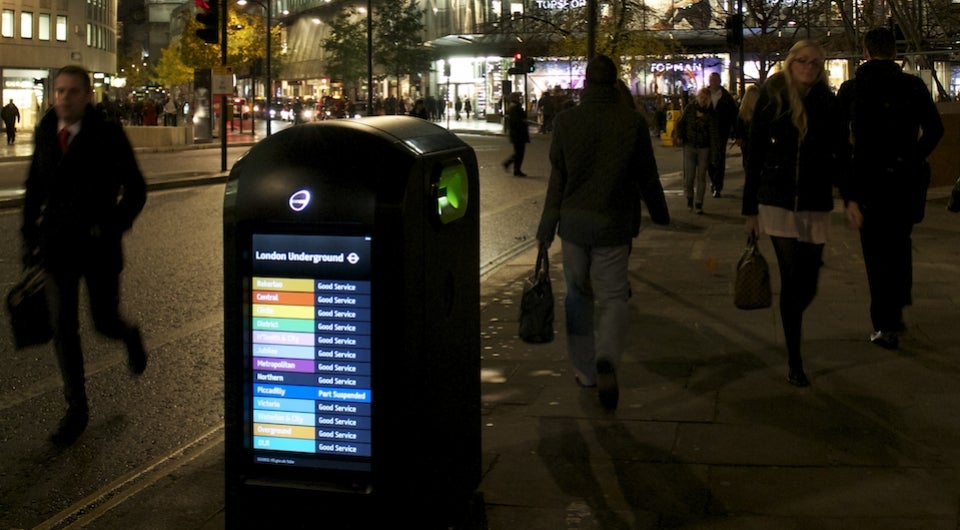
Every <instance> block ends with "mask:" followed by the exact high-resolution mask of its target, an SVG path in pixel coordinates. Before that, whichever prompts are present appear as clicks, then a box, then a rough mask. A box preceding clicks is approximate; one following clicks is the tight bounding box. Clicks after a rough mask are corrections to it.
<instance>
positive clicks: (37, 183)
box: [21, 65, 147, 446]
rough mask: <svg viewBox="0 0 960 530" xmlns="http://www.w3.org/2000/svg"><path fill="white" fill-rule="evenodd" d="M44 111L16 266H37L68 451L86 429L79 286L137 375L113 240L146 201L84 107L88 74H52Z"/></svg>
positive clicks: (89, 94)
mask: <svg viewBox="0 0 960 530" xmlns="http://www.w3.org/2000/svg"><path fill="white" fill-rule="evenodd" d="M53 97H54V109H53V111H50V112H47V113H46V114H45V115H44V116H43V118H42V119H41V120H40V123H39V125H38V126H37V130H36V133H35V137H34V152H33V156H32V158H31V161H30V169H29V173H28V176H27V181H26V193H25V197H24V206H23V227H22V228H21V232H22V235H23V244H24V253H23V261H24V265H25V266H35V265H37V264H40V265H42V266H43V267H44V269H45V270H46V274H47V282H46V295H47V300H48V303H49V306H50V313H51V314H50V316H51V323H52V326H53V330H54V337H53V344H54V350H55V351H56V355H57V362H58V364H59V366H60V375H61V377H62V378H63V394H64V398H65V399H66V401H67V413H66V415H65V416H64V417H63V419H62V420H61V421H60V426H59V428H58V430H57V431H56V433H55V434H54V435H53V436H52V438H51V439H52V441H53V442H54V443H55V444H57V445H60V446H63V445H69V444H72V443H73V442H74V441H76V439H77V438H78V437H79V436H80V435H81V434H82V433H83V431H84V429H86V426H87V421H88V414H89V413H88V410H89V408H88V403H87V393H86V384H85V375H84V365H83V351H82V350H81V347H80V335H79V316H78V312H79V290H80V280H81V278H82V279H83V280H84V281H85V283H86V290H87V296H88V298H89V307H90V312H91V315H92V317H93V322H94V325H95V326H96V329H97V331H99V332H100V333H101V334H103V335H105V336H107V337H109V338H112V339H120V340H123V341H124V343H125V345H126V348H127V363H128V367H129V369H130V371H131V372H132V373H134V374H137V375H139V374H142V373H143V371H144V370H145V369H146V367H147V354H146V351H145V350H144V347H143V342H142V340H141V336H140V330H139V328H137V327H136V326H133V325H131V324H129V323H127V322H126V321H125V320H124V319H123V318H121V317H120V314H119V304H120V272H121V270H122V269H123V252H122V245H121V238H122V236H123V234H124V233H125V232H126V231H127V230H129V229H130V227H131V226H132V225H133V221H134V219H136V218H137V215H138V214H139V213H140V211H141V210H142V209H143V206H144V203H145V202H146V183H145V182H144V178H143V174H142V173H141V172H140V168H139V166H138V165H137V160H136V158H135V156H134V153H133V148H132V147H131V146H130V142H129V141H128V140H127V137H126V135H125V134H124V132H123V128H122V127H121V125H120V124H119V123H117V122H108V121H105V120H104V118H103V115H102V114H101V113H99V112H97V111H96V110H95V109H94V107H93V104H92V98H93V90H92V88H91V85H90V74H89V73H88V72H87V70H85V69H84V68H83V67H80V66H74V65H68V66H65V67H63V68H61V69H60V70H59V71H58V72H57V74H56V77H55V78H54V82H53Z"/></svg>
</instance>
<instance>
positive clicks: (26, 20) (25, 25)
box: [20, 11, 33, 39]
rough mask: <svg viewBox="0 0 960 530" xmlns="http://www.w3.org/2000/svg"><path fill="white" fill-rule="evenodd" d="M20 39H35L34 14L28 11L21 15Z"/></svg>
mask: <svg viewBox="0 0 960 530" xmlns="http://www.w3.org/2000/svg"><path fill="white" fill-rule="evenodd" d="M20 38H21V39H32V38H33V13H30V12H27V11H24V12H22V13H20Z"/></svg>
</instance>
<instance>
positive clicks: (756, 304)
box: [733, 234, 773, 309]
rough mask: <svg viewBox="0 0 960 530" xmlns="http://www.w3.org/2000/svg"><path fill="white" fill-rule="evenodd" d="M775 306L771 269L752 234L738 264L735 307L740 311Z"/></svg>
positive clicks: (734, 289) (734, 292)
mask: <svg viewBox="0 0 960 530" xmlns="http://www.w3.org/2000/svg"><path fill="white" fill-rule="evenodd" d="M772 304H773V294H772V293H771V291H770V267H769V266H768V265H767V260H766V259H764V257H763V255H762V254H760V248H759V247H758V246H757V237H756V236H755V235H753V234H750V237H749V238H747V248H746V249H744V251H743V255H741V256H740V261H738V262H737V279H736V283H735V284H734V288H733V305H735V306H737V308H738V309H764V308H767V307H770V306H771V305H772Z"/></svg>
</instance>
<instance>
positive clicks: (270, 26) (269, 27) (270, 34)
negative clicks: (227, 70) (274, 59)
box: [264, 0, 273, 136]
mask: <svg viewBox="0 0 960 530" xmlns="http://www.w3.org/2000/svg"><path fill="white" fill-rule="evenodd" d="M266 2H267V5H266V10H267V73H266V77H267V81H266V87H265V88H264V90H266V92H267V98H266V99H267V108H266V109H264V110H265V112H264V116H266V117H267V136H270V123H271V122H272V121H273V120H272V119H270V101H271V100H272V99H273V87H272V86H270V41H271V40H273V23H272V22H271V20H270V14H271V13H270V4H271V3H273V0H266Z"/></svg>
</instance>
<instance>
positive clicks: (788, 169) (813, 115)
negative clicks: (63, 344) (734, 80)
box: [742, 40, 849, 387]
mask: <svg viewBox="0 0 960 530" xmlns="http://www.w3.org/2000/svg"><path fill="white" fill-rule="evenodd" d="M824 59H825V53H824V50H823V48H822V47H821V46H820V45H819V44H818V43H817V42H815V41H812V40H802V41H799V42H797V43H796V44H794V45H793V47H792V48H790V52H789V53H788V54H787V57H786V60H785V61H784V66H783V70H782V71H781V72H779V73H776V74H774V75H773V76H771V77H770V78H769V79H768V80H767V82H766V83H765V84H764V86H763V87H762V88H761V89H760V96H759V98H758V100H757V107H756V110H755V112H754V114H753V123H752V126H751V128H750V143H749V147H748V149H749V152H750V156H749V158H748V160H747V170H746V179H745V182H744V190H743V207H742V213H743V215H745V216H746V230H747V232H748V233H750V234H752V235H754V236H758V235H760V234H761V233H765V234H767V235H769V236H770V239H771V241H772V243H773V248H774V250H775V252H776V256H777V264H778V266H779V270H780V281H781V284H780V317H781V321H782V324H783V335H784V341H785V342H786V348H787V364H788V367H789V371H788V375H787V380H788V381H789V382H790V384H792V385H795V386H798V387H805V386H809V385H810V381H809V379H808V378H807V375H806V373H805V372H804V369H803V359H802V357H801V355H800V341H801V328H802V323H803V312H804V310H805V309H806V308H807V307H808V306H809V305H810V303H811V302H812V301H813V298H814V296H815V295H816V292H817V282H818V279H819V275H820V266H821V265H822V256H823V245H824V244H825V243H826V240H827V228H828V216H829V212H830V211H831V210H833V202H834V201H833V187H834V185H836V184H837V181H838V180H839V178H840V177H841V176H843V175H845V173H846V168H847V165H848V153H849V144H848V142H847V134H846V130H845V128H844V122H843V116H842V115H841V112H840V106H839V102H838V100H837V98H836V96H835V95H834V94H833V93H832V92H831V91H830V87H829V86H828V85H827V81H826V75H825V73H824V69H823V63H824Z"/></svg>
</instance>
